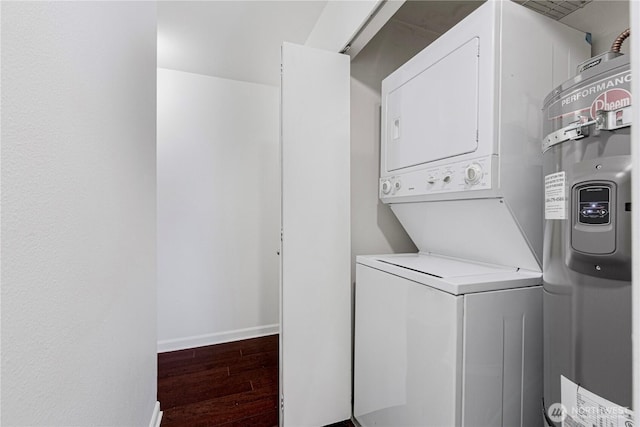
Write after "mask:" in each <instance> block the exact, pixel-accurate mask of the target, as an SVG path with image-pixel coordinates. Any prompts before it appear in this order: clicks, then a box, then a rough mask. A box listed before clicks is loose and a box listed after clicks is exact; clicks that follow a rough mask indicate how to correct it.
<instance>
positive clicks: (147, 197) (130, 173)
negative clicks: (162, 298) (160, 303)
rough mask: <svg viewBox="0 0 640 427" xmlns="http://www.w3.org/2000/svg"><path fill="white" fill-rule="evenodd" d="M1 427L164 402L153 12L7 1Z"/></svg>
mask: <svg viewBox="0 0 640 427" xmlns="http://www.w3.org/2000/svg"><path fill="white" fill-rule="evenodd" d="M1 7H2V23H1V24H2V25H1V27H2V30H1V31H2V81H1V83H2V133H1V136H2V153H1V154H2V175H1V179H2V184H1V186H2V188H1V190H2V225H1V227H2V230H1V231H2V307H1V308H2V344H3V345H2V402H1V404H2V420H1V422H2V425H4V426H22V425H28V426H38V425H48V426H54V425H55V426H62V425H76V426H89V425H109V426H147V425H149V422H150V420H151V418H152V413H153V410H154V405H155V403H156V354H155V348H156V290H155V278H156V257H155V240H156V230H155V228H156V224H155V223H156V220H155V203H156V197H155V192H156V179H155V169H156V166H155V128H156V115H155V109H156V85H155V75H156V12H155V8H156V6H155V4H154V3H148V2H141V3H128V2H126V3H125V2H122V3H120V2H117V3H111V2H104V3H96V2H86V3H84V2H38V3H36V2H2V5H1Z"/></svg>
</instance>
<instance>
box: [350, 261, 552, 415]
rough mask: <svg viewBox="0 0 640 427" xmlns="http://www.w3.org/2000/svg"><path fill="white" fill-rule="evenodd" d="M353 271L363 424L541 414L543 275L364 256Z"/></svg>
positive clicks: (485, 266)
mask: <svg viewBox="0 0 640 427" xmlns="http://www.w3.org/2000/svg"><path fill="white" fill-rule="evenodd" d="M356 268H357V270H356V274H357V280H358V282H357V287H356V308H355V315H356V322H355V328H356V335H355V348H356V351H355V364H354V366H355V378H356V381H355V389H354V395H355V406H354V415H355V417H356V419H357V420H358V422H360V424H362V425H365V426H423V425H428V426H443V427H444V426H460V425H466V426H518V425H522V424H523V423H522V419H528V420H533V419H537V420H538V421H539V420H540V406H539V402H540V396H541V393H542V333H541V327H542V292H541V288H540V286H539V285H540V274H539V273H535V272H527V271H523V270H518V269H517V268H508V267H500V266H494V265H489V264H481V263H474V262H469V261H463V260H457V259H453V258H448V257H441V256H437V255H418V254H409V255H384V256H361V257H358V261H357V267H356ZM361 284H362V285H361ZM530 403H533V404H530ZM538 425H540V423H538Z"/></svg>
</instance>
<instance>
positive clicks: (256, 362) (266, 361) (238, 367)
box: [229, 350, 278, 375]
mask: <svg viewBox="0 0 640 427" xmlns="http://www.w3.org/2000/svg"><path fill="white" fill-rule="evenodd" d="M277 364H278V351H277V350H276V351H268V352H265V353H256V354H250V355H248V356H243V357H242V358H241V360H239V361H238V362H237V363H234V364H232V365H229V374H230V375H234V374H236V373H238V372H242V371H249V370H252V369H256V368H264V367H267V366H276V365H277Z"/></svg>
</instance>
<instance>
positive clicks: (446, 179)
mask: <svg viewBox="0 0 640 427" xmlns="http://www.w3.org/2000/svg"><path fill="white" fill-rule="evenodd" d="M442 180H443V181H444V183H445V184H448V183H450V182H451V175H445V176H444V178H442Z"/></svg>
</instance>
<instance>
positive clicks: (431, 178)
mask: <svg viewBox="0 0 640 427" xmlns="http://www.w3.org/2000/svg"><path fill="white" fill-rule="evenodd" d="M435 183H436V177H435V176H433V175H431V176H429V178H427V184H429V185H433V184H435Z"/></svg>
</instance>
